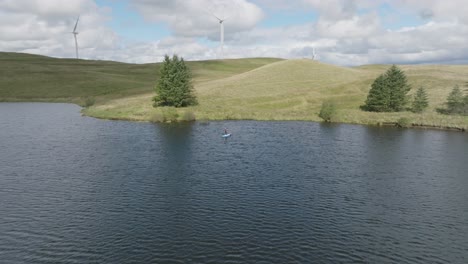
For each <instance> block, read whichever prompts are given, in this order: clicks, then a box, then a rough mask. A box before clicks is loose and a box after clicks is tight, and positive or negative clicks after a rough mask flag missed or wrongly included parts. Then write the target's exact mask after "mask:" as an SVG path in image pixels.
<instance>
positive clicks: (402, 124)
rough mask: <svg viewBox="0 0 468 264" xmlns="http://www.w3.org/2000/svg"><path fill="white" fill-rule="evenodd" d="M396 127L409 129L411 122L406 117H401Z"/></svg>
mask: <svg viewBox="0 0 468 264" xmlns="http://www.w3.org/2000/svg"><path fill="white" fill-rule="evenodd" d="M397 126H398V127H410V126H411V120H410V119H409V118H407V117H401V118H400V119H398V121H397Z"/></svg>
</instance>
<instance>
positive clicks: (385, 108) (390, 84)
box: [363, 65, 411, 112]
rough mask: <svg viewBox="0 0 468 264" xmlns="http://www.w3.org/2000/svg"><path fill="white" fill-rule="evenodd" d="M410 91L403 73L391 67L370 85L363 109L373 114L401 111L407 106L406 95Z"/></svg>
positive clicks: (395, 67)
mask: <svg viewBox="0 0 468 264" xmlns="http://www.w3.org/2000/svg"><path fill="white" fill-rule="evenodd" d="M410 89H411V87H410V86H409V85H408V83H407V79H406V75H405V73H404V72H403V71H401V70H400V69H399V68H398V67H397V66H395V65H393V66H392V67H390V69H388V70H387V72H385V74H383V75H380V76H379V77H378V78H377V79H375V81H374V83H372V87H371V89H370V91H369V94H368V96H367V100H366V103H365V105H364V106H363V108H364V109H365V110H367V111H373V112H398V111H402V110H404V107H405V105H406V104H407V98H406V94H407V93H408V92H409V91H410Z"/></svg>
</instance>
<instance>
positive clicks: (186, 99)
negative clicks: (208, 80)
mask: <svg viewBox="0 0 468 264" xmlns="http://www.w3.org/2000/svg"><path fill="white" fill-rule="evenodd" d="M159 74H160V77H159V81H158V83H157V85H156V88H155V91H156V96H155V97H154V98H153V101H154V104H153V106H154V107H157V106H175V107H185V106H190V105H195V104H197V100H196V98H195V95H194V94H193V85H192V83H191V81H192V75H191V72H190V69H189V68H188V67H187V65H186V64H185V62H184V59H183V58H179V57H178V56H177V55H174V56H173V57H172V58H170V57H169V56H168V55H166V56H164V61H163V63H162V66H161V68H160V70H159Z"/></svg>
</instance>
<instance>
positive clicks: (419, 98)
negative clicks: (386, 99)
mask: <svg viewBox="0 0 468 264" xmlns="http://www.w3.org/2000/svg"><path fill="white" fill-rule="evenodd" d="M428 106H429V101H428V99H427V93H426V90H425V89H424V88H423V87H419V89H418V91H417V92H416V95H415V96H414V100H413V105H412V109H411V110H412V111H413V112H415V113H421V112H422V111H424V109H426V108H427V107H428Z"/></svg>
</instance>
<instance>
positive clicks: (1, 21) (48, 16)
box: [0, 0, 118, 58]
mask: <svg viewBox="0 0 468 264" xmlns="http://www.w3.org/2000/svg"><path fill="white" fill-rule="evenodd" d="M78 15H81V18H80V23H79V26H78V31H79V32H80V33H79V35H78V40H79V46H80V54H81V56H82V57H84V58H87V57H88V58H89V57H91V56H90V55H91V54H92V53H94V52H95V51H96V50H106V49H112V48H114V47H115V46H116V45H117V42H118V37H117V35H116V34H115V33H114V32H112V31H111V30H110V29H109V28H107V27H106V26H105V22H106V21H107V19H108V10H106V9H103V8H99V7H98V6H97V5H96V4H95V3H94V1H92V0H74V1H68V2H64V1H60V0H21V1H14V0H4V1H2V2H0V36H1V38H0V50H2V51H14V52H28V53H37V54H43V55H50V56H57V57H73V56H74V54H75V52H74V50H75V49H74V40H73V35H72V34H71V33H70V32H71V31H72V30H73V26H74V24H75V20H76V18H77V17H78Z"/></svg>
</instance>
